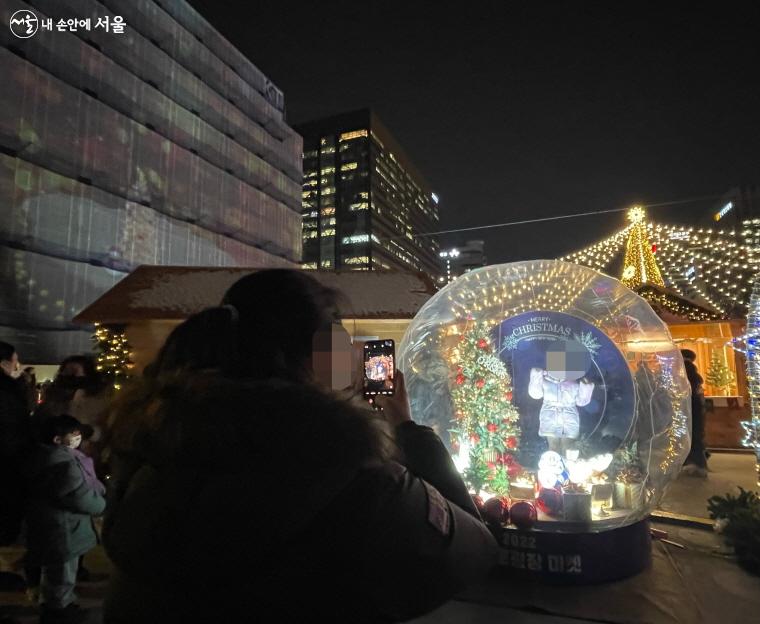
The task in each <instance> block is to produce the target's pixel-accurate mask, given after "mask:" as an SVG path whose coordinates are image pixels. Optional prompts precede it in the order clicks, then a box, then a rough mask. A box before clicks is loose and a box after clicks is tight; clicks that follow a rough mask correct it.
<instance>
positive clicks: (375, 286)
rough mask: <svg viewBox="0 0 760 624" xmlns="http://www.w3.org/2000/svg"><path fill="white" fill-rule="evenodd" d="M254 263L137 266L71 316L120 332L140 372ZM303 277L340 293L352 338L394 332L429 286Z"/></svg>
mask: <svg viewBox="0 0 760 624" xmlns="http://www.w3.org/2000/svg"><path fill="white" fill-rule="evenodd" d="M256 270H257V269H255V268H244V267H235V268H213V267H170V266H141V267H138V268H137V269H135V271H133V272H132V273H130V274H129V275H128V276H127V277H125V278H124V279H123V280H121V281H120V282H119V283H118V284H116V285H115V286H114V287H113V288H111V289H110V290H109V291H107V292H106V293H105V294H103V295H102V296H101V297H100V298H98V299H97V300H95V301H94V302H93V303H92V304H91V305H90V306H88V307H87V308H85V309H84V310H82V312H80V313H79V314H78V315H77V316H76V317H75V318H74V321H75V322H77V323H82V324H92V325H94V324H96V323H97V324H99V325H101V326H104V327H107V328H108V329H109V330H110V331H111V332H114V333H118V334H121V333H123V334H124V337H125V338H126V340H127V342H128V344H129V347H130V356H131V359H132V362H133V363H134V369H133V371H134V372H137V373H139V372H141V371H142V369H143V368H144V367H145V366H146V365H147V364H149V363H150V362H151V361H152V360H153V358H154V357H155V355H156V353H157V352H158V350H159V348H160V347H161V345H162V344H163V343H164V340H165V339H166V337H167V336H168V335H169V333H170V332H171V330H172V329H174V327H176V326H177V325H178V324H179V323H181V322H182V321H183V320H185V319H186V318H187V317H188V316H190V315H192V314H195V313H196V312H200V311H201V310H203V309H205V308H208V307H212V306H216V305H219V303H220V302H221V300H222V296H223V295H224V293H225V291H226V290H227V289H228V288H229V287H230V286H231V285H232V284H233V283H234V282H236V281H237V280H238V279H240V278H241V277H243V276H244V275H247V274H249V273H251V272H253V271H256ZM310 274H311V275H313V276H314V277H315V278H317V279H318V280H320V281H321V282H322V283H324V284H325V285H327V286H329V287H331V288H335V289H337V290H339V291H340V292H341V293H342V295H343V299H342V303H341V322H342V323H343V325H344V326H345V328H346V330H347V331H348V332H349V334H351V335H352V336H354V337H356V338H359V339H374V338H378V337H383V338H393V339H394V340H396V342H400V340H401V337H402V336H403V334H404V331H405V330H406V327H407V326H408V324H409V321H410V320H411V319H412V318H413V317H414V315H415V314H416V313H417V311H418V310H419V308H420V307H421V306H422V305H423V304H424V303H425V302H426V301H427V300H428V299H429V298H430V297H431V296H432V294H433V293H434V292H435V286H434V285H433V283H432V282H431V281H430V280H428V279H427V278H426V277H425V276H424V275H422V274H408V273H392V272H378V271H371V272H370V271H346V272H320V271H311V272H310Z"/></svg>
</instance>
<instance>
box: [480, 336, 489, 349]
mask: <svg viewBox="0 0 760 624" xmlns="http://www.w3.org/2000/svg"><path fill="white" fill-rule="evenodd" d="M487 346H488V341H487V340H486V339H485V338H481V339H480V340H478V347H480V348H481V349H485V348H486V347H487Z"/></svg>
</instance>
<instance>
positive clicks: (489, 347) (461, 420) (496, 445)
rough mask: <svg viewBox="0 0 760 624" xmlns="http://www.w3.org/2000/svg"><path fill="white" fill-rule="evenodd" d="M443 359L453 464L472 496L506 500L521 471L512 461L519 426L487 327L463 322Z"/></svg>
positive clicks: (504, 372) (505, 374)
mask: <svg viewBox="0 0 760 624" xmlns="http://www.w3.org/2000/svg"><path fill="white" fill-rule="evenodd" d="M448 360H449V362H450V364H451V367H452V372H453V374H454V385H453V389H452V391H451V397H452V400H453V403H454V408H455V416H456V424H455V427H454V429H453V430H452V442H453V444H454V448H455V449H456V450H457V451H458V453H459V455H458V457H457V458H455V463H456V464H457V467H458V468H459V469H460V470H461V471H462V472H463V476H464V479H465V481H466V482H467V484H468V486H469V487H470V488H471V489H472V490H473V491H475V492H476V493H477V492H480V490H482V489H485V490H486V491H488V492H489V493H492V494H496V495H498V496H506V495H507V494H508V493H509V484H510V480H511V479H513V478H514V477H515V476H517V475H518V474H519V473H520V472H521V470H522V469H521V467H520V465H519V463H518V462H517V459H516V457H515V452H516V451H517V448H518V446H519V435H520V425H519V415H518V413H517V410H516V409H515V407H514V405H512V380H511V379H510V376H509V373H508V372H507V369H506V367H505V366H504V363H503V362H502V361H501V360H500V359H499V358H498V356H497V355H495V354H494V349H493V344H492V337H491V328H490V326H489V325H488V324H487V323H482V322H474V321H469V322H468V325H467V327H466V328H465V330H464V331H463V332H462V334H461V335H460V336H459V340H458V343H457V344H456V346H454V347H453V348H451V349H450V350H449V352H448Z"/></svg>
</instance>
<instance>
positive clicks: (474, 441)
mask: <svg viewBox="0 0 760 624" xmlns="http://www.w3.org/2000/svg"><path fill="white" fill-rule="evenodd" d="M478 442H480V436H479V435H478V434H477V433H473V434H472V435H471V436H470V443H471V444H477V443H478Z"/></svg>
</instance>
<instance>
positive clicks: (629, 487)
mask: <svg viewBox="0 0 760 624" xmlns="http://www.w3.org/2000/svg"><path fill="white" fill-rule="evenodd" d="M613 485H614V486H615V487H614V490H613V494H612V504H613V506H614V508H615V509H634V508H636V507H638V506H639V503H640V501H641V495H642V493H643V491H644V484H643V483H623V482H621V481H616V482H615V483H614V484H613Z"/></svg>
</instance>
